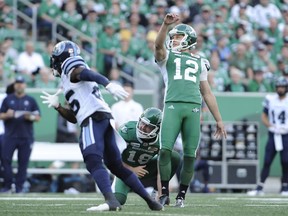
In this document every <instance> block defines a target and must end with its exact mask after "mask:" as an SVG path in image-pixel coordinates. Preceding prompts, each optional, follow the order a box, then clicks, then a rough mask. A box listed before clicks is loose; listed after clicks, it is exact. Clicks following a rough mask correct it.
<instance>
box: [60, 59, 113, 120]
mask: <svg viewBox="0 0 288 216" xmlns="http://www.w3.org/2000/svg"><path fill="white" fill-rule="evenodd" d="M79 66H83V67H86V68H89V67H88V66H87V64H86V63H85V62H84V60H83V58H82V57H80V56H74V57H70V58H67V59H66V60H65V61H64V62H63V64H62V65H61V69H62V74H61V82H62V83H61V84H62V88H63V92H64V95H65V98H66V100H67V101H68V103H69V105H70V107H71V109H72V110H73V112H74V114H75V116H76V118H77V122H78V124H79V125H81V123H82V121H83V120H84V119H86V118H87V117H89V116H90V115H91V114H93V113H94V112H96V111H99V112H107V113H111V110H110V108H109V106H108V104H107V103H106V102H105V101H104V99H103V97H102V94H101V92H100V90H99V86H98V84H97V83H96V82H87V81H80V82H77V83H72V82H70V75H71V72H72V71H73V69H74V68H75V67H79Z"/></svg>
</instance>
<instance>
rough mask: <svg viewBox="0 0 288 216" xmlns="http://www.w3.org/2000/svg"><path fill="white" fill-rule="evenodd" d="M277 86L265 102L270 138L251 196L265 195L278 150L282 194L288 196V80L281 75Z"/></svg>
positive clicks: (265, 116)
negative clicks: (265, 186) (266, 182)
mask: <svg viewBox="0 0 288 216" xmlns="http://www.w3.org/2000/svg"><path fill="white" fill-rule="evenodd" d="M275 87H276V93H274V94H268V95H267V96H266V97H265V100H264V102H263V107H264V108H263V113H262V122H263V124H264V125H265V126H266V127H267V128H268V140H267V144H266V148H265V156H264V165H263V168H262V171H261V176H260V182H259V183H258V185H257V187H256V190H252V191H248V192H247V194H248V195H250V196H256V195H264V191H263V187H264V183H265V180H266V179H267V177H268V176H269V172H270V166H271V164H272V162H273V160H274V158H275V156H276V154H277V153H278V152H279V154H280V161H281V166H282V179H281V183H282V186H281V195H284V196H288V98H287V94H286V93H287V90H288V81H287V80H286V79H285V78H284V77H280V78H278V79H277V81H276V83H275Z"/></svg>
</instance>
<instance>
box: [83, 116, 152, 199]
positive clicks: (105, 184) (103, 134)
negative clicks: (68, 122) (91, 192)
mask: <svg viewBox="0 0 288 216" xmlns="http://www.w3.org/2000/svg"><path fill="white" fill-rule="evenodd" d="M80 148H81V152H82V155H83V158H84V162H85V164H86V168H87V170H88V171H89V172H90V174H91V176H92V177H93V178H94V180H95V182H96V184H97V185H98V187H99V189H100V191H101V192H102V194H103V195H104V197H105V199H110V198H111V197H110V198H109V197H108V196H105V195H107V194H110V193H112V190H111V182H110V177H109V173H108V172H107V170H106V168H105V167H104V164H103V161H104V163H105V165H106V167H107V168H108V169H109V170H110V171H111V173H113V174H114V175H115V176H117V177H118V178H120V179H121V180H122V181H123V182H124V183H125V184H126V185H128V186H129V187H130V188H131V189H132V190H133V191H134V192H135V193H137V194H138V195H140V196H141V197H142V198H143V199H145V200H146V201H149V200H150V196H149V194H148V193H147V192H146V190H145V188H144V187H143V185H142V184H141V182H140V180H139V179H138V177H137V176H136V175H135V174H134V173H133V172H132V171H130V170H129V169H127V168H125V167H124V166H123V163H122V160H121V154H120V152H119V149H118V146H117V143H116V138H115V135H114V129H113V128H112V126H111V125H110V119H103V120H100V121H96V120H94V119H93V118H91V117H90V118H89V122H88V123H87V125H86V126H84V127H82V128H81V138H80Z"/></svg>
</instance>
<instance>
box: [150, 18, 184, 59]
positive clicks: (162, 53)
mask: <svg viewBox="0 0 288 216" xmlns="http://www.w3.org/2000/svg"><path fill="white" fill-rule="evenodd" d="M178 20H179V16H178V15H177V14H172V13H168V14H166V16H165V18H164V21H163V23H162V25H161V28H160V30H159V32H158V34H157V37H156V40H155V54H154V55H155V59H156V61H158V62H160V61H162V60H164V59H165V58H166V49H165V40H166V35H167V32H168V28H169V25H171V24H173V23H175V22H177V21H178Z"/></svg>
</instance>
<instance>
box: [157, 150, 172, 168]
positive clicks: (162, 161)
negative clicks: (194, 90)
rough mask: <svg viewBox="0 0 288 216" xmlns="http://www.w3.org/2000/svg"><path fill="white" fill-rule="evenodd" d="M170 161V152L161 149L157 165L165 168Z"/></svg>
mask: <svg viewBox="0 0 288 216" xmlns="http://www.w3.org/2000/svg"><path fill="white" fill-rule="evenodd" d="M170 161H171V151H170V150H168V149H161V150H160V152H159V165H160V166H165V165H166V164H168V163H169V162H170Z"/></svg>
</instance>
